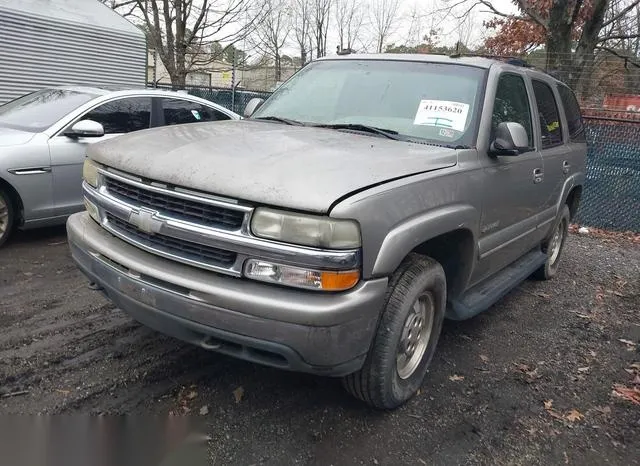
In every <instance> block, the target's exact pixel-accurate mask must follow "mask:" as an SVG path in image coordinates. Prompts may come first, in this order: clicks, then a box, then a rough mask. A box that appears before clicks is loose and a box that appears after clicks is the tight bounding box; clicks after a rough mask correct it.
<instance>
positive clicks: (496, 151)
mask: <svg viewBox="0 0 640 466" xmlns="http://www.w3.org/2000/svg"><path fill="white" fill-rule="evenodd" d="M528 150H530V148H529V137H528V136H527V130H525V129H524V126H522V125H521V124H520V123H515V122H512V121H509V122H502V123H500V124H498V127H497V128H496V131H495V138H494V139H493V141H492V142H491V147H489V154H490V155H494V156H498V155H520V154H522V153H523V152H527V151H528Z"/></svg>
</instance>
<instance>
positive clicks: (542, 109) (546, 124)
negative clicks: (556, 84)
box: [533, 80, 562, 149]
mask: <svg viewBox="0 0 640 466" xmlns="http://www.w3.org/2000/svg"><path fill="white" fill-rule="evenodd" d="M533 93H534V94H535V96H536V105H537V106H538V114H539V115H540V130H541V132H542V148H543V149H544V148H547V147H553V146H557V145H558V144H562V125H561V124H560V116H559V115H558V104H557V103H556V99H555V97H554V96H553V91H552V90H551V88H550V87H549V86H548V85H547V84H545V83H543V82H542V81H536V80H533Z"/></svg>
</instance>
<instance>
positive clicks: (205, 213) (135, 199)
mask: <svg viewBox="0 0 640 466" xmlns="http://www.w3.org/2000/svg"><path fill="white" fill-rule="evenodd" d="M105 185H106V186H107V189H108V190H109V193H110V194H111V195H113V196H114V197H116V198H118V199H120V200H122V201H124V202H127V203H129V204H133V205H136V206H141V207H147V208H150V209H153V210H157V211H159V212H161V213H168V214H171V215H172V216H173V217H176V218H178V219H182V220H185V221H190V222H195V223H198V224H199V225H205V226H211V227H216V228H223V229H228V230H237V229H239V228H240V227H241V226H242V221H243V220H244V212H241V211H238V210H233V209H225V208H224V207H219V206H214V205H210V204H207V203H204V202H198V201H192V200H188V199H182V198H179V197H174V196H170V195H168V194H164V193H157V192H154V191H150V190H146V189H144V188H139V187H137V186H134V185H131V184H128V183H125V182H122V181H119V180H116V179H114V178H110V177H105Z"/></svg>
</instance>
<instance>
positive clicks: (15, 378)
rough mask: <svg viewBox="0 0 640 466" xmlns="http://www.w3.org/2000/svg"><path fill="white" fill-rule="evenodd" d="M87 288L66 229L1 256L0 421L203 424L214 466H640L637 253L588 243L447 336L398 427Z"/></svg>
mask: <svg viewBox="0 0 640 466" xmlns="http://www.w3.org/2000/svg"><path fill="white" fill-rule="evenodd" d="M86 285H87V282H86V280H85V279H84V277H83V276H82V275H81V274H80V272H78V270H77V269H76V268H75V266H74V264H73V263H72V261H71V259H70V255H69V251H68V247H67V244H66V238H65V235H64V229H62V228H58V229H48V230H40V231H34V232H27V233H20V234H19V235H17V237H16V238H15V239H13V240H12V241H11V243H10V244H8V245H7V246H6V247H5V248H3V249H1V250H0V329H1V331H0V412H2V413H5V414H7V413H30V414H31V413H54V414H55V413H107V414H111V413H116V414H119V413H132V414H166V413H169V412H172V413H189V415H192V416H195V417H197V418H198V419H200V420H202V421H203V422H205V425H206V429H207V433H208V435H209V436H210V437H211V443H210V444H211V449H212V453H211V454H212V462H213V463H214V464H241V465H251V464H272V465H284V464H321V465H330V464H333V465H352V464H385V465H386V464H389V465H399V464H416V465H422V464H429V465H431V464H447V465H453V464H465V465H466V464H491V465H494V464H544V465H547V464H576V465H587V464H598V465H601V464H619V465H630V464H640V404H634V403H633V402H632V401H631V400H630V399H627V398H624V397H622V396H620V395H616V393H627V395H628V396H630V395H629V394H630V393H633V392H632V391H631V389H633V388H634V387H638V388H640V378H638V374H639V373H640V345H639V342H640V246H639V245H638V244H633V243H631V242H626V241H624V240H623V241H621V242H615V241H611V240H603V239H597V238H593V237H590V236H578V235H572V236H571V237H570V239H569V242H568V244H567V248H566V250H565V256H564V258H563V264H562V267H561V271H560V273H559V275H558V276H557V277H556V279H554V280H552V281H550V282H544V283H542V282H534V281H527V282H525V283H524V284H522V285H521V286H520V287H519V288H518V289H516V290H515V291H514V292H512V293H511V294H510V295H508V296H507V297H506V298H505V299H503V300H502V301H501V302H500V303H498V304H497V305H495V306H494V307H493V308H491V309H490V310H489V311H488V312H485V313H484V314H482V315H480V316H478V317H476V318H474V319H471V320H470V321H467V322H462V323H453V322H448V323H446V324H445V328H444V334H443V336H442V339H441V341H440V344H439V348H438V351H437V353H436V356H435V358H434V361H433V364H432V367H431V370H430V374H429V376H428V378H427V380H426V381H425V383H424V386H423V387H422V390H421V393H420V394H419V395H418V396H417V397H416V399H414V400H413V401H411V402H410V403H408V404H407V405H406V406H404V407H403V408H401V409H399V410H397V411H395V412H391V413H381V412H375V411H372V410H370V409H368V408H367V407H365V406H363V405H362V404H360V403H358V402H356V401H355V400H352V399H351V398H349V396H348V395H347V394H346V393H345V392H343V390H342V388H341V386H340V383H339V381H338V380H334V379H324V378H317V377H312V376H307V375H301V374H295V373H288V372H283V371H278V370H275V369H269V368H264V367H259V366H256V365H252V364H249V363H244V362H240V361H236V360H233V359H229V358H226V357H223V356H220V355H217V354H214V353H209V352H206V351H204V350H202V349H199V348H195V347H191V346H188V345H186V344H183V343H181V342H178V341H176V340H173V339H171V338H167V337H164V336H162V335H160V334H157V333H155V332H153V331H151V330H148V329H146V328H144V327H141V326H140V325H138V324H136V323H135V322H133V321H132V320H131V319H129V318H128V317H127V316H126V315H125V314H123V313H122V312H121V311H119V310H117V309H114V308H113V306H112V305H111V304H110V303H109V302H107V301H106V300H105V299H104V298H102V297H101V296H100V295H99V294H98V293H96V292H94V291H91V290H90V289H88V288H87V286H86ZM624 388H627V389H629V391H626V392H625V390H624ZM201 413H206V414H204V415H203V414H201Z"/></svg>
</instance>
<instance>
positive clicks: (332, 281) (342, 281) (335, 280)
mask: <svg viewBox="0 0 640 466" xmlns="http://www.w3.org/2000/svg"><path fill="white" fill-rule="evenodd" d="M320 276H321V280H322V289H323V290H326V291H342V290H348V289H349V288H353V287H354V286H356V284H357V283H358V281H359V280H360V271H358V270H349V271H348V272H321V273H320Z"/></svg>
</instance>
